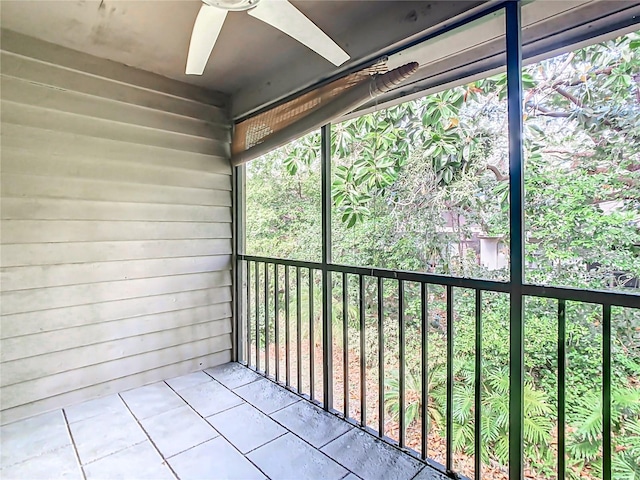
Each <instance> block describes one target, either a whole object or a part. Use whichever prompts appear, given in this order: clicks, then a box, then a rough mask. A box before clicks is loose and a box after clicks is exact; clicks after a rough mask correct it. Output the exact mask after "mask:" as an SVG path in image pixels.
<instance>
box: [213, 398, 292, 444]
mask: <svg viewBox="0 0 640 480" xmlns="http://www.w3.org/2000/svg"><path fill="white" fill-rule="evenodd" d="M207 420H208V421H209V423H211V425H213V426H214V427H215V428H216V430H218V431H219V432H220V433H221V434H222V435H224V437H225V438H226V439H227V440H228V441H229V442H231V443H232V444H233V445H235V447H236V448H237V449H238V450H240V451H241V452H242V453H247V452H249V451H251V450H253V449H255V448H257V447H259V446H260V445H264V444H265V443H267V442H268V441H270V440H273V439H274V438H276V437H279V436H280V435H283V434H285V433H287V430H285V429H284V428H282V427H281V426H280V425H278V424H277V423H276V422H274V421H273V420H271V419H270V418H269V417H267V416H266V415H265V414H264V413H262V412H261V411H260V410H258V409H256V408H254V407H252V406H251V405H249V404H248V403H244V404H242V405H238V406H237V407H234V408H231V409H229V410H225V411H224V412H222V413H218V414H217V415H213V416H211V417H208V418H207Z"/></svg>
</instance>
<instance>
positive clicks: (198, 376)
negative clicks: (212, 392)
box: [165, 372, 211, 391]
mask: <svg viewBox="0 0 640 480" xmlns="http://www.w3.org/2000/svg"><path fill="white" fill-rule="evenodd" d="M210 381H211V377H210V376H209V375H207V374H206V373H204V372H195V373H190V374H188V375H183V376H181V377H175V378H171V379H169V380H165V382H166V383H167V385H169V386H170V387H171V388H173V389H174V390H175V391H179V390H184V389H186V388H191V387H195V386H196V385H200V384H201V383H205V382H210Z"/></svg>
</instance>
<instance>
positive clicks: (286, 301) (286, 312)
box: [284, 265, 291, 387]
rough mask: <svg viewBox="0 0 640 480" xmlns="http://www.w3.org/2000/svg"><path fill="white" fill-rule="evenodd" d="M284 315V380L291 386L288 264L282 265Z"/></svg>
mask: <svg viewBox="0 0 640 480" xmlns="http://www.w3.org/2000/svg"><path fill="white" fill-rule="evenodd" d="M284 283H285V287H284V317H285V322H287V323H286V324H285V326H284V342H285V346H284V363H285V370H286V371H285V382H286V384H287V387H290V386H291V348H290V344H291V326H290V325H289V324H290V323H291V313H290V311H289V310H290V309H289V302H290V301H291V295H290V292H289V287H290V285H291V278H290V276H289V265H285V266H284Z"/></svg>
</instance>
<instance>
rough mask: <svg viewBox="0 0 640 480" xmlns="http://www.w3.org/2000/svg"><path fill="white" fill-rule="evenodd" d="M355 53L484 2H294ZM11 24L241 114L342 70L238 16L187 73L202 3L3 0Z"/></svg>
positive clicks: (358, 57) (366, 53) (369, 51)
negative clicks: (187, 87) (210, 97)
mask: <svg viewBox="0 0 640 480" xmlns="http://www.w3.org/2000/svg"><path fill="white" fill-rule="evenodd" d="M292 3H294V4H295V5H296V6H297V7H298V8H299V9H300V10H301V11H302V12H303V13H304V14H306V15H307V16H308V17H309V18H310V19H312V20H313V21H314V22H315V23H316V24H317V25H318V26H320V27H321V28H322V29H323V30H325V31H326V32H327V34H328V35H329V36H331V37H332V38H333V39H334V40H335V41H336V42H337V43H338V44H339V45H340V46H341V47H343V48H344V49H345V50H346V51H347V52H348V53H349V54H350V56H351V59H350V60H349V61H348V62H347V64H345V65H343V66H342V67H340V68H341V69H344V68H348V67H349V65H353V64H355V63H358V62H360V61H362V60H363V59H365V58H368V57H371V56H373V55H375V54H376V53H377V52H379V51H381V50H382V49H385V48H387V47H389V46H391V45H395V44H398V43H401V42H403V41H405V40H406V39H408V38H410V37H412V36H414V35H416V34H418V33H420V32H423V31H424V30H425V29H428V28H429V27H432V26H434V25H437V24H440V23H442V22H443V21H445V20H447V19H449V18H451V17H454V16H456V15H459V14H461V13H463V12H465V11H468V10H469V9H471V8H473V7H475V6H478V5H480V4H481V3H483V2H482V1H459V2H437V1H436V2H427V1H424V0H422V1H393V0H377V1H363V0H360V1H354V0H331V1H326V0H325V1H322V0H304V1H303V0H292ZM0 5H1V19H2V20H1V25H2V27H3V28H6V29H9V30H13V31H17V32H19V33H22V34H25V35H28V36H32V37H35V38H38V39H41V40H45V41H48V42H51V43H54V44H57V45H62V46H64V47H68V48H72V49H75V50H79V51H82V52H85V53H89V54H91V55H95V56H98V57H101V58H106V59H109V60H113V61H116V62H120V63H124V64H126V65H130V66H133V67H137V68H140V69H143V70H147V71H150V72H154V73H157V74H160V75H163V76H166V77H169V78H173V79H177V80H180V81H183V82H187V83H191V84H194V85H198V86H202V87H206V88H209V89H212V90H217V91H220V92H223V93H226V94H229V95H232V97H233V112H232V113H233V114H234V116H237V115H241V114H245V113H248V112H250V111H251V110H252V109H255V108H257V107H259V106H261V105H263V104H265V103H266V102H269V101H272V100H275V99H277V98H279V97H281V96H283V95H286V94H288V93H290V92H291V91H293V90H297V89H299V88H301V87H304V86H306V85H308V84H311V83H314V82H316V81H319V80H321V79H323V78H326V77H328V76H330V75H332V74H334V73H336V71H337V68H336V67H334V66H333V65H332V64H331V63H329V62H328V61H326V60H324V59H323V58H322V57H320V56H318V55H317V54H315V53H314V52H312V51H310V50H309V49H307V48H306V47H304V46H303V45H301V44H300V43H298V42H297V41H295V40H293V39H291V38H290V37H288V36H287V35H285V34H283V33H281V32H280V31H278V30H276V29H274V28H273V27H270V26H268V25H266V24H264V23H262V22H260V21H259V20H256V19H255V18H253V17H251V16H249V15H247V14H246V13H242V12H237V13H232V14H230V15H229V16H228V17H227V20H226V22H225V24H224V27H223V28H222V32H221V35H220V37H219V39H218V43H217V44H216V47H215V49H214V51H213V54H212V56H211V59H210V61H209V63H208V64H207V68H206V70H205V72H204V75H202V76H187V75H185V74H184V67H185V61H186V53H187V49H188V45H189V39H190V35H191V29H192V27H193V22H194V20H195V18H196V15H197V12H198V9H199V8H200V5H201V1H200V0H177V1H175V0H168V1H136V0H78V1H68V0H44V1H40V0H31V1H22V0H3V1H2V2H0Z"/></svg>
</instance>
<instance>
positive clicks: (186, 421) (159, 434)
mask: <svg viewBox="0 0 640 480" xmlns="http://www.w3.org/2000/svg"><path fill="white" fill-rule="evenodd" d="M140 423H142V426H143V428H144V429H145V430H146V431H147V435H149V438H151V440H153V443H155V445H156V447H158V450H160V453H162V455H164V457H165V458H166V457H171V456H173V455H175V454H176V453H180V452H184V451H185V450H188V449H190V448H191V447H195V446H196V445H198V444H200V443H203V442H206V441H207V440H211V439H212V438H214V437H217V436H218V432H216V431H215V430H214V429H213V427H212V426H211V425H209V424H208V423H207V422H206V421H205V420H203V419H202V417H200V415H198V414H197V413H195V412H194V411H193V410H191V408H190V407H189V406H188V405H185V406H184V407H180V408H174V409H173V410H169V411H168V412H164V413H161V414H160V415H156V416H155V417H150V418H145V419H144V420H141V422H140Z"/></svg>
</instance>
